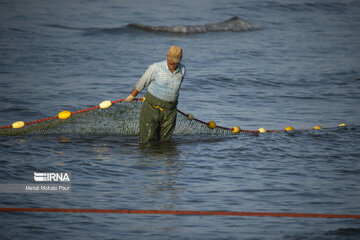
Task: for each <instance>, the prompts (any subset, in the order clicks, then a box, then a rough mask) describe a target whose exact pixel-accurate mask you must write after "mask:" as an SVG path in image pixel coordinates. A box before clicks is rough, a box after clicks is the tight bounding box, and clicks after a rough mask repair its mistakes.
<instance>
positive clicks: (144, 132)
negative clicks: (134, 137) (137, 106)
mask: <svg viewBox="0 0 360 240" xmlns="http://www.w3.org/2000/svg"><path fill="white" fill-rule="evenodd" d="M159 127H160V126H159V110H158V109H155V108H154V107H153V106H151V104H149V103H148V102H146V101H145V102H144V103H143V106H142V108H141V112H140V133H139V135H140V138H141V142H142V143H146V142H149V141H158V140H159Z"/></svg>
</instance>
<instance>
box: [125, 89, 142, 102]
mask: <svg viewBox="0 0 360 240" xmlns="http://www.w3.org/2000/svg"><path fill="white" fill-rule="evenodd" d="M138 93H139V91H138V90H136V88H134V89H133V90H132V92H131V94H130V95H129V96H128V97H127V98H126V100H125V102H132V101H133V100H134V98H135V97H136V96H137V95H138Z"/></svg>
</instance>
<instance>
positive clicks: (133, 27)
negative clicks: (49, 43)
mask: <svg viewBox="0 0 360 240" xmlns="http://www.w3.org/2000/svg"><path fill="white" fill-rule="evenodd" d="M43 26H46V27H51V28H58V29H62V30H74V31H85V32H84V35H97V34H98V33H107V34H122V33H131V32H133V31H139V30H141V31H146V32H152V33H175V34H191V33H207V32H244V31H255V30H261V28H260V27H259V26H257V25H254V24H251V23H249V22H247V21H246V20H244V19H242V18H239V17H233V18H230V19H228V20H226V21H223V22H217V23H209V24H204V25H178V26H150V25H143V24H138V23H130V24H127V25H125V26H122V27H114V28H94V27H88V28H81V27H73V26H71V27H69V26H63V25H58V24H44V25H43Z"/></svg>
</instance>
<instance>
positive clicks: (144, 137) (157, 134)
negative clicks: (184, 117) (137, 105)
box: [140, 93, 177, 143]
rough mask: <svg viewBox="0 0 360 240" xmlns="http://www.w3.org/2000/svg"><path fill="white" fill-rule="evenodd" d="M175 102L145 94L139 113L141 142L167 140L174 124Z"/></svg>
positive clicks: (173, 128)
mask: <svg viewBox="0 0 360 240" xmlns="http://www.w3.org/2000/svg"><path fill="white" fill-rule="evenodd" d="M176 106H177V101H176V102H166V101H162V100H160V99H157V98H155V97H154V96H152V95H151V94H150V93H146V94H145V101H144V103H143V105H142V108H141V113H140V138H141V142H143V143H145V142H149V141H169V140H170V139H171V136H172V134H173V132H174V130H175V125H176V115H177V112H176Z"/></svg>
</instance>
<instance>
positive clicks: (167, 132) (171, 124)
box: [160, 108, 177, 141]
mask: <svg viewBox="0 0 360 240" xmlns="http://www.w3.org/2000/svg"><path fill="white" fill-rule="evenodd" d="M176 115H177V112H176V108H175V109H174V110H164V111H162V112H161V124H160V141H170V139H171V136H172V134H173V132H174V130H175V126H176Z"/></svg>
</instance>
